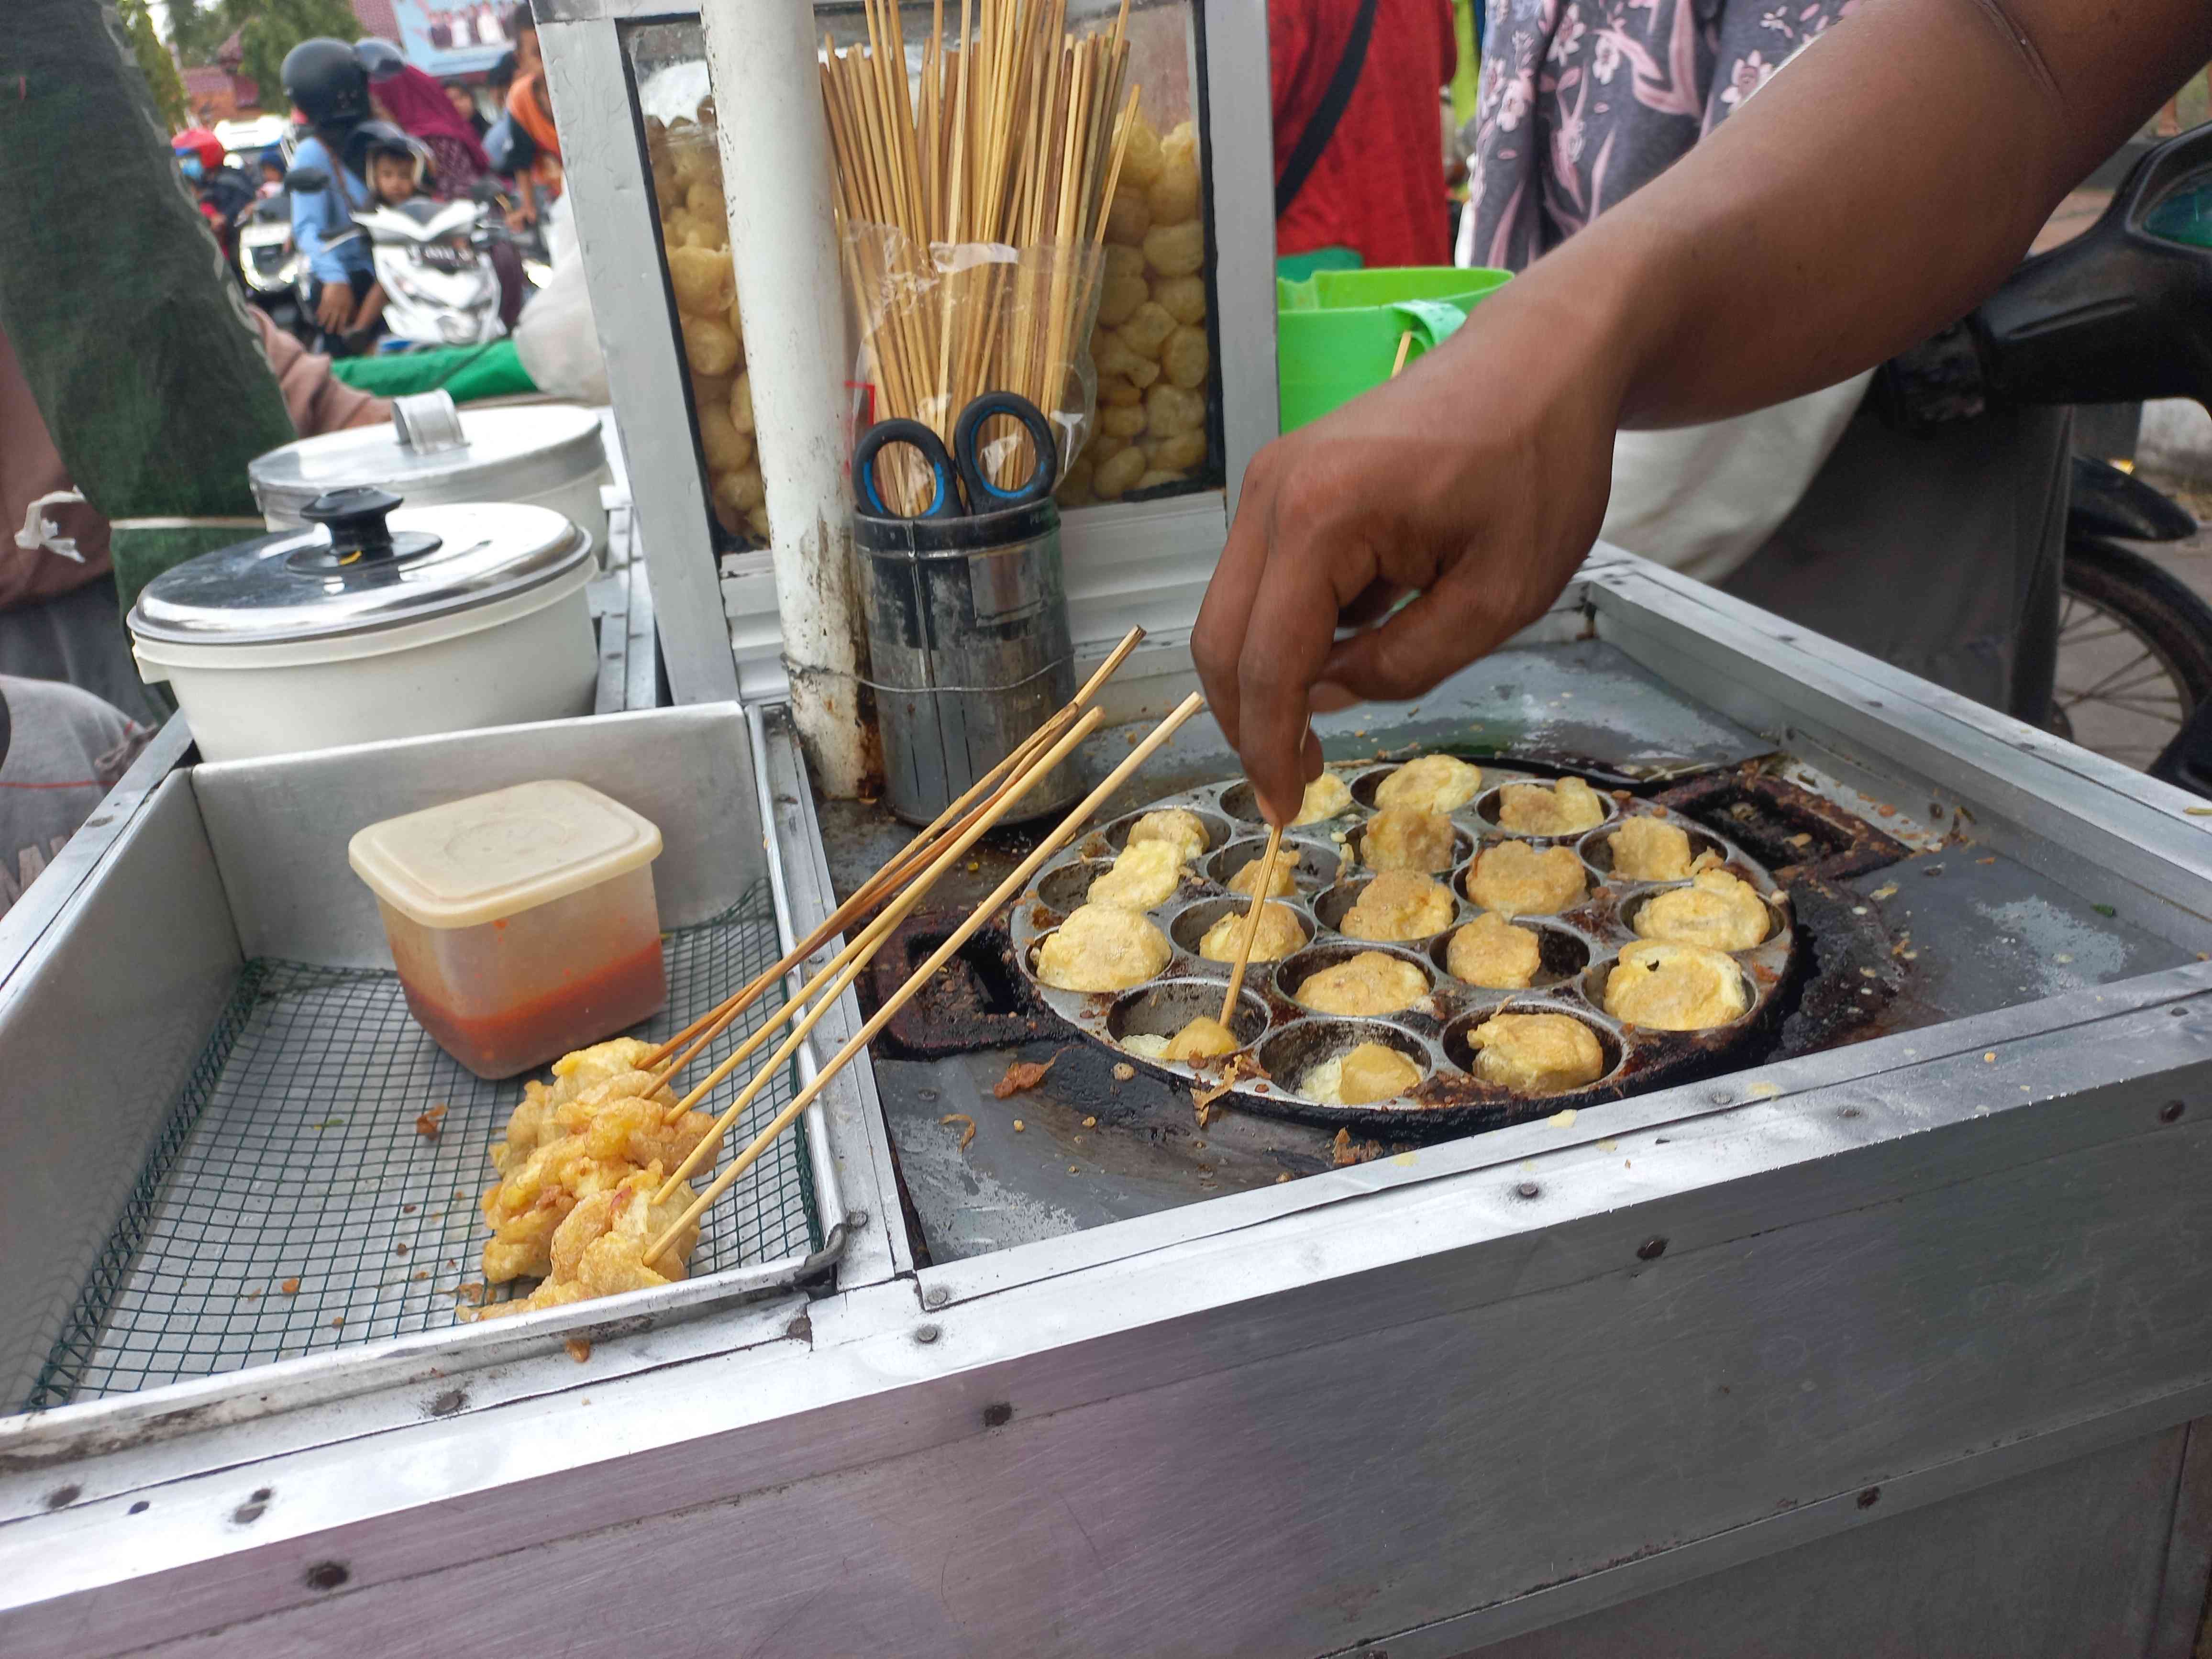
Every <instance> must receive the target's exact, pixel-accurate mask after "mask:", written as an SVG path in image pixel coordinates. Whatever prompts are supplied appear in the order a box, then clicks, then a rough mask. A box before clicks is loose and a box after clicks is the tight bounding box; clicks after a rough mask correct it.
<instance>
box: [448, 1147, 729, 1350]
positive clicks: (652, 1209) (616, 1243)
mask: <svg viewBox="0 0 2212 1659" xmlns="http://www.w3.org/2000/svg"><path fill="white" fill-rule="evenodd" d="M666 1178H667V1177H666V1172H665V1171H664V1170H662V1168H661V1167H660V1163H659V1159H657V1158H656V1159H655V1160H654V1161H653V1162H652V1163H650V1164H647V1165H646V1166H645V1167H644V1168H643V1169H641V1170H631V1171H630V1173H629V1174H628V1175H626V1176H623V1178H622V1179H621V1180H620V1181H619V1182H616V1183H615V1185H614V1186H613V1187H611V1188H608V1189H607V1190H605V1191H604V1192H596V1193H593V1194H592V1195H591V1196H590V1197H588V1198H586V1199H583V1200H580V1202H579V1203H578V1204H577V1205H576V1206H575V1208H574V1209H573V1210H571V1211H569V1212H568V1215H567V1216H566V1218H563V1219H562V1223H561V1225H559V1226H558V1227H556V1228H555V1229H554V1230H553V1237H552V1242H551V1249H550V1256H549V1261H548V1262H547V1270H546V1273H545V1277H544V1279H543V1280H541V1281H540V1282H539V1284H538V1288H537V1289H536V1290H534V1291H532V1292H531V1293H530V1294H529V1295H528V1296H526V1297H516V1298H515V1299H514V1300H513V1301H512V1302H495V1303H493V1304H491V1305H490V1306H489V1307H488V1308H485V1309H483V1310H482V1311H481V1312H479V1313H478V1314H477V1318H478V1319H503V1318H505V1317H506V1316H507V1315H509V1314H520V1313H535V1312H536V1311H537V1310H538V1309H540V1308H558V1307H562V1306H565V1305H566V1304H568V1303H571V1302H588V1301H590V1300H591V1299H592V1297H595V1296H615V1295H618V1294H620V1293H621V1292H622V1291H648V1290H652V1289H653V1288H655V1287H656V1286H658V1285H673V1284H674V1283H675V1282H676V1281H677V1280H678V1279H682V1278H683V1277H684V1273H685V1269H686V1264H687V1263H689V1262H690V1260H691V1252H692V1250H693V1249H695V1248H696V1246H697V1244H698V1243H699V1224H698V1223H697V1222H696V1221H695V1222H691V1223H690V1224H689V1225H686V1226H685V1227H684V1231H682V1232H680V1233H678V1235H677V1236H676V1242H675V1243H672V1244H671V1245H670V1246H669V1247H668V1249H667V1250H666V1251H665V1252H664V1253H663V1254H662V1255H661V1256H660V1258H659V1260H658V1261H655V1262H654V1263H653V1265H652V1266H650V1267H647V1265H646V1261H645V1252H646V1250H647V1249H648V1248H649V1247H650V1246H651V1245H652V1243H653V1240H655V1239H656V1238H659V1237H660V1236H661V1234H663V1233H664V1232H665V1231H668V1229H669V1228H671V1227H672V1226H674V1225H676V1219H677V1218H678V1216H680V1215H682V1214H683V1213H684V1208H685V1206H688V1205H689V1204H690V1202H691V1200H692V1197H693V1195H694V1194H693V1192H692V1189H691V1186H690V1183H689V1182H686V1183H684V1186H683V1187H681V1188H678V1190H677V1191H676V1192H675V1193H674V1194H671V1195H670V1197H669V1200H668V1201H667V1202H666V1203H665V1204H655V1203H654V1202H653V1194H654V1193H655V1192H657V1191H659V1188H660V1184H661V1182H663V1181H665V1179H666Z"/></svg>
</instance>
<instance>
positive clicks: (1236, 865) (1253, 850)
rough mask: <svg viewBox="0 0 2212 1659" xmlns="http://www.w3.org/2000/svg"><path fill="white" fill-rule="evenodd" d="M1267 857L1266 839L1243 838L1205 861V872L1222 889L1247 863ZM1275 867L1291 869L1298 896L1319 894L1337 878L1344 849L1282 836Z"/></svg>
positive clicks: (1341, 865)
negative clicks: (1280, 848) (1288, 867)
mask: <svg viewBox="0 0 2212 1659" xmlns="http://www.w3.org/2000/svg"><path fill="white" fill-rule="evenodd" d="M1266 856H1267V837H1266V836H1240V837H1239V838H1238V839H1237V840H1235V841H1232V842H1230V843H1229V845H1227V846H1226V847H1225V848H1222V849H1221V850H1220V851H1219V852H1218V853H1215V854H1212V856H1211V857H1210V858H1208V859H1207V860H1206V874H1207V875H1209V876H1211V877H1212V878H1213V880H1214V881H1215V882H1216V883H1217V884H1219V885H1221V886H1223V887H1226V886H1228V885H1229V878H1230V877H1231V876H1233V875H1235V874H1236V873H1237V872H1238V871H1239V870H1241V869H1243V867H1244V866H1245V865H1246V864H1248V863H1253V864H1256V863H1258V862H1259V860H1261V859H1263V858H1265V857H1266ZM1275 862H1276V866H1277V867H1278V868H1281V867H1282V866H1285V865H1287V866H1290V871H1291V880H1292V881H1294V882H1295V883H1297V890H1298V892H1299V893H1300V894H1301V895H1305V896H1311V895H1312V894H1315V893H1318V892H1320V891H1321V890H1322V889H1323V888H1325V887H1327V886H1328V884H1330V883H1331V882H1333V881H1334V880H1335V879H1336V878H1337V875H1338V872H1340V870H1341V869H1342V868H1343V866H1344V853H1343V849H1342V848H1338V847H1334V846H1331V845H1329V844H1328V843H1327V842H1312V841H1308V840H1306V839H1305V838H1304V837H1303V836H1284V837H1283V846H1282V850H1281V851H1280V852H1279V853H1277V854H1276V855H1275Z"/></svg>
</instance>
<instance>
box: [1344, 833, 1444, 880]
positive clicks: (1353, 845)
mask: <svg viewBox="0 0 2212 1659" xmlns="http://www.w3.org/2000/svg"><path fill="white" fill-rule="evenodd" d="M1373 822H1374V820H1373V819H1372V818H1370V819H1369V820H1368V821H1367V823H1362V824H1361V825H1359V827H1358V829H1353V830H1352V832H1351V833H1350V834H1348V835H1347V836H1345V838H1344V849H1345V854H1346V857H1347V858H1348V859H1349V860H1352V862H1353V863H1356V864H1357V865H1358V866H1359V867H1360V869H1362V870H1363V871H1369V872H1371V871H1372V870H1373V868H1374V866H1372V865H1370V864H1369V863H1368V862H1367V829H1368V825H1369V824H1371V823H1373ZM1447 822H1449V820H1447ZM1473 857H1474V836H1470V835H1469V834H1468V832H1467V831H1466V830H1464V829H1462V828H1460V826H1459V825H1458V824H1456V823H1454V824H1452V861H1451V862H1450V863H1449V865H1447V866H1445V867H1444V868H1443V869H1441V870H1424V871H1423V872H1421V873H1422V874H1423V875H1425V876H1434V877H1435V878H1437V880H1438V881H1444V882H1447V884H1448V882H1449V876H1450V874H1451V872H1453V871H1455V870H1456V869H1458V868H1459V867H1460V866H1462V865H1463V864H1465V863H1466V862H1467V861H1468V860H1469V859H1471V858H1473Z"/></svg>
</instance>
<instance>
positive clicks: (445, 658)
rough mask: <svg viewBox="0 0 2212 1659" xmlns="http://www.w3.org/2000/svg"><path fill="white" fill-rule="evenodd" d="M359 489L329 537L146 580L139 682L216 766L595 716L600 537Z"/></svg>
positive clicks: (344, 496) (335, 514) (231, 553)
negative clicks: (595, 560) (167, 701)
mask: <svg viewBox="0 0 2212 1659" xmlns="http://www.w3.org/2000/svg"><path fill="white" fill-rule="evenodd" d="M399 505H400V503H399V500H398V497H397V496H393V495H386V494H385V493H384V492H383V491H381V490H377V489H344V490H337V491H334V492H333V493H332V494H331V495H325V496H323V497H320V498H319V499H318V500H317V501H315V502H313V503H312V504H311V505H310V506H309V507H307V509H306V510H307V513H308V514H309V516H310V517H312V518H313V519H315V520H317V521H318V523H319V526H321V527H319V528H316V529H311V530H291V531H285V532H282V533H280V534H277V535H274V536H261V537H257V538H255V539H253V540H252V541H249V542H241V543H240V544H238V545H236V546H235V547H227V548H223V549H222V550H220V551H217V552H214V553H207V554H203V555H202V556H200V557H198V558H197V559H191V560H187V561H186V562H185V563H183V564H180V565H178V566H177V567H176V568H174V569H172V570H167V571H164V572H163V573H162V574H161V575H159V576H157V577H155V579H154V580H152V581H150V582H149V583H148V584H147V585H146V587H145V589H144V591H143V592H141V593H140V594H139V596H138V600H137V604H135V605H132V606H131V616H130V628H131V644H132V648H133V650H134V651H135V653H137V659H138V667H139V672H140V673H141V674H142V675H143V677H144V678H146V679H147V680H148V681H149V683H150V682H152V681H155V680H167V681H168V682H169V683H170V684H171V687H172V688H173V690H174V691H175V693H176V697H177V702H178V705H179V707H180V708H183V710H184V711H185V715H186V716H187V717H188V718H189V719H190V720H191V725H192V735H193V737H194V738H197V740H198V742H199V746H200V753H201V754H202V756H204V757H205V758H207V759H209V760H211V761H222V760H249V759H253V758H256V757H260V756H264V755H286V754H295V753H298V752H300V751H301V750H310V749H329V748H334V747H336V746H337V745H339V744H351V743H367V742H370V741H373V740H374V739H377V738H410V737H422V736H427V735H428V734H430V733H432V732H462V731H468V730H471V729H472V728H474V727H477V726H511V725H514V724H516V723H518V722H520V721H524V720H562V719H567V718H569V717H572V716H574V715H578V714H590V713H591V712H592V702H593V701H594V693H595V691H596V689H597V687H598V684H599V647H598V644H597V642H596V641H595V639H594V637H593V635H592V614H591V605H590V601H589V599H587V597H586V593H585V588H586V586H587V585H588V584H589V583H590V581H591V580H592V540H591V538H590V537H588V536H586V535H585V534H584V533H583V532H581V531H580V530H578V529H577V528H576V526H574V525H572V524H570V523H569V522H568V520H566V519H564V518H562V516H561V515H560V514H559V513H552V512H549V511H548V510H547V509H545V508H544V507H526V506H488V505H476V506H463V507H424V508H422V509H421V510H419V511H417V510H415V509H404V510H400V511H394V510H393V509H394V508H397V507H399Z"/></svg>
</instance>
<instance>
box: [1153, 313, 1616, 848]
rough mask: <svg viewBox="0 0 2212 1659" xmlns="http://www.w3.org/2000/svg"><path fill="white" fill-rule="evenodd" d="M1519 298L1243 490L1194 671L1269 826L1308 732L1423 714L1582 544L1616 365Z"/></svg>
mask: <svg viewBox="0 0 2212 1659" xmlns="http://www.w3.org/2000/svg"><path fill="white" fill-rule="evenodd" d="M1521 286H1522V284H1521V283H1519V282H1516V283H1514V284H1512V285H1510V286H1508V287H1507V288H1506V289H1503V290H1502V291H1501V292H1499V293H1498V295H1495V296H1494V297H1492V298H1491V299H1489V300H1487V301H1484V303H1483V304H1482V305H1481V306H1480V307H1478V308H1477V309H1476V310H1475V311H1474V313H1472V314H1471V315H1470V316H1469V318H1468V322H1467V325H1466V326H1465V327H1463V328H1462V329H1461V330H1460V331H1459V332H1458V333H1457V334H1456V335H1455V336H1454V337H1453V338H1452V339H1451V340H1450V341H1449V343H1447V344H1446V345H1444V346H1443V348H1441V349H1438V350H1437V351H1435V352H1432V353H1431V354H1429V355H1428V356H1425V357H1424V358H1422V359H1421V360H1420V361H1419V362H1416V363H1414V364H1413V365H1411V366H1409V367H1408V368H1407V370H1406V372H1405V373H1404V374H1401V375H1400V376H1399V378H1398V379H1396V380H1393V381H1391V382H1389V384H1388V385H1385V386H1378V387H1376V389H1375V390H1374V391H1372V392H1368V393H1366V394H1365V395H1364V396H1363V397H1360V398H1355V399H1354V400H1353V401H1352V403H1350V404H1346V406H1345V407H1343V408H1342V409H1340V410H1336V411H1335V412H1334V413H1333V414H1331V415H1328V416H1325V417H1323V418H1322V419H1321V420H1319V421H1316V422H1314V423H1313V424H1312V425H1310V426H1307V427H1304V428H1300V429H1299V430H1297V431H1296V432H1293V433H1291V434H1290V435H1288V436H1286V437H1283V438H1279V439H1278V440H1277V441H1275V442H1273V443H1272V444H1269V445H1268V446H1267V447H1266V448H1264V449H1262V450H1261V452H1260V453H1258V454H1257V455H1255V457H1254V458H1253V459H1252V464H1251V465H1250V466H1249V468H1248V469H1247V471H1246V472H1245V475H1244V486H1243V495H1242V498H1241V499H1240V500H1239V501H1238V503H1237V521H1236V523H1235V524H1234V525H1232V526H1231V528H1230V532H1229V544H1228V546H1227V547H1226V548H1225V550H1224V551H1223V553H1222V556H1221V562H1220V565H1219V567H1218V568H1217V569H1216V570H1215V572H1214V574H1213V580H1212V585H1211V586H1209V587H1208V588H1207V590H1206V603H1205V605H1204V606H1203V607H1202V608H1201V610H1200V612H1199V617H1198V625H1197V627H1196V628H1195V629H1194V630H1193V632H1192V635H1191V654H1192V656H1193V657H1194V659H1195V660H1196V663H1197V666H1198V674H1199V678H1200V682H1201V683H1202V684H1203V685H1204V687H1205V689H1206V698H1207V700H1208V702H1210V703H1211V705H1212V709H1213V715H1214V718H1215V720H1218V722H1219V723H1220V726H1221V729H1222V731H1223V732H1224V733H1225V735H1226V736H1227V738H1229V740H1230V742H1231V743H1232V744H1235V745H1236V747H1237V752H1238V754H1239V755H1240V756H1241V757H1243V763H1244V771H1245V775H1246V776H1248V777H1249V778H1250V779H1251V781H1252V783H1253V787H1255V789H1256V790H1257V791H1258V793H1259V796H1260V800H1261V806H1262V808H1263V810H1264V811H1266V812H1267V817H1268V818H1269V820H1270V821H1271V822H1273V823H1289V822H1290V820H1291V818H1292V817H1295V816H1297V810H1298V805H1299V798H1300V795H1301V794H1302V793H1303V791H1304V784H1305V782H1306V781H1307V780H1308V779H1310V778H1311V777H1313V776H1315V775H1317V774H1318V773H1319V771H1320V769H1321V746H1320V743H1319V741H1318V740H1317V739H1316V738H1314V737H1313V736H1312V734H1311V732H1310V731H1309V730H1308V726H1307V720H1308V717H1309V714H1310V713H1313V712H1322V711H1326V710H1328V709H1330V708H1343V707H1345V706H1346V704H1348V703H1350V702H1355V701H1358V700H1360V699H1364V698H1380V699H1385V700H1389V701H1396V700H1399V699H1402V698H1407V697H1414V696H1419V695H1420V694H1421V693H1422V692H1424V691H1425V690H1428V689H1429V688H1430V687H1431V686H1433V685H1434V684H1437V681H1439V680H1441V679H1443V678H1444V677H1445V676H1446V675H1448V674H1449V673H1451V672H1452V671H1455V669H1458V668H1461V667H1462V666H1464V665H1466V664H1468V663H1469V662H1472V661H1473V660H1474V659H1475V658H1477V657H1479V656H1480V655H1482V654H1483V653H1485V652H1486V651H1489V650H1491V649H1492V648H1493V647H1496V646H1497V645H1498V644H1499V643H1500V642H1501V641H1504V640H1505V639H1506V638H1508V637H1509V636H1510V635H1512V634H1513V633H1515V632H1516V630H1518V629H1521V628H1523V627H1525V626H1526V625H1527V624H1528V623H1531V622H1533V621H1534V620H1535V619H1536V618H1537V617H1540V616H1541V615H1542V614H1543V613H1544V611H1545V609H1546V608H1547V606H1548V605H1550V604H1551V602H1552V601H1553V599H1556V598H1557V597H1558V596H1559V591H1560V589H1562V588H1563V587H1565V586H1566V583H1567V581H1568V579H1569V578H1570V577H1571V576H1572V575H1573V574H1574V572H1575V568H1576V567H1577V565H1579V564H1580V563H1581V562H1582V559H1583V555H1584V554H1585V553H1587V552H1588V551H1589V546H1590V544H1591V542H1592V541H1594V540H1595V538H1596V536H1597V531H1598V526H1599V525H1600V524H1601V522H1602V521H1603V520H1604V517H1605V505H1606V498H1607V494H1608V492H1609V490H1610V489H1611V486H1612V464H1613V430H1614V428H1615V426H1616V425H1617V424H1618V422H1619V416H1620V404H1621V386H1622V383H1623V374H1622V371H1621V370H1620V368H1619V367H1618V362H1619V356H1618V354H1617V353H1616V352H1615V351H1614V349H1613V345H1612V343H1610V342H1609V341H1608V340H1607V338H1606V337H1605V331H1604V330H1603V329H1601V327H1600V326H1598V325H1596V323H1595V321H1594V320H1593V319H1592V318H1591V316H1590V315H1589V313H1587V312H1586V311H1565V310H1563V309H1562V308H1561V307H1559V304H1558V302H1557V301H1551V300H1547V297H1546V296H1545V295H1543V294H1542V292H1541V289H1540V288H1539V286H1538V285H1537V284H1534V283H1530V284H1528V290H1529V291H1528V293H1527V294H1526V295H1525V297H1524V296H1523V295H1517V294H1516V292H1515V289H1516V288H1519V287H1521ZM1407 593H1417V594H1418V595H1419V598H1417V599H1414V600H1413V602H1412V603H1411V604H1409V605H1406V606H1405V607H1404V608H1403V609H1401V610H1399V611H1395V613H1393V612H1391V611H1390V607H1391V606H1392V605H1395V604H1396V603H1397V601H1398V600H1399V599H1401V598H1402V597H1403V596H1404V595H1406V594H1407ZM1340 626H1350V627H1353V628H1356V629H1358V631H1356V632H1354V633H1352V635H1350V636H1349V637H1348V638H1346V639H1344V640H1342V641H1338V640H1336V639H1335V637H1334V636H1335V634H1336V632H1337V630H1338V629H1339V628H1340Z"/></svg>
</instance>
